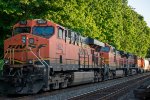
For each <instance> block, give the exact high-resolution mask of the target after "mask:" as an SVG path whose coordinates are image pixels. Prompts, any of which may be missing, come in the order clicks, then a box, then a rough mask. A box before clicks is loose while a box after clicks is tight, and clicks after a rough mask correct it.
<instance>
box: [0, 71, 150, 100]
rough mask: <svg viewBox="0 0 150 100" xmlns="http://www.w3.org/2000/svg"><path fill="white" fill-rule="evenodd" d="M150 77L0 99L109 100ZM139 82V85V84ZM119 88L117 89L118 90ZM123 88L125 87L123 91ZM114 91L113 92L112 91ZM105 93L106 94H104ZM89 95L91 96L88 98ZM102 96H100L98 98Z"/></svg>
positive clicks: (131, 78)
mask: <svg viewBox="0 0 150 100" xmlns="http://www.w3.org/2000/svg"><path fill="white" fill-rule="evenodd" d="M149 76H150V73H144V74H139V75H135V76H129V77H124V78H119V79H114V80H109V81H104V82H99V83H93V84H85V85H80V86H76V87H70V88H66V89H61V90H55V91H50V92H44V93H39V94H36V95H27V96H17V97H7V96H1V97H0V99H3V100H4V99H11V100H31V99H37V100H46V99H49V100H66V99H70V100H71V99H72V100H79V99H80V100H84V99H86V100H87V99H90V98H91V99H90V100H95V99H98V100H102V99H105V100H106V99H109V98H110V97H116V94H118V95H120V94H119V93H121V91H122V92H124V91H123V90H127V88H128V87H130V86H126V84H133V83H134V81H139V82H140V81H141V82H142V80H143V81H144V80H146V78H148V77H149ZM139 82H138V83H139ZM116 87H117V88H116ZM121 87H124V89H122V88H121ZM111 90H113V91H111ZM104 91H105V92H104ZM88 95H89V96H88ZM97 95H100V96H97Z"/></svg>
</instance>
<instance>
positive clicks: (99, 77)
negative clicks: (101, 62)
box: [98, 72, 103, 82]
mask: <svg viewBox="0 0 150 100" xmlns="http://www.w3.org/2000/svg"><path fill="white" fill-rule="evenodd" d="M102 77H103V76H102V73H101V72H100V73H98V81H99V82H100V81H102V80H103V78H102Z"/></svg>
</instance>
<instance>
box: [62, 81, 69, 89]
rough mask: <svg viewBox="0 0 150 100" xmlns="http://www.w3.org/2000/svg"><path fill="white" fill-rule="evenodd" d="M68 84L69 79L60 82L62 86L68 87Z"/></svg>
mask: <svg viewBox="0 0 150 100" xmlns="http://www.w3.org/2000/svg"><path fill="white" fill-rule="evenodd" d="M67 86H68V80H64V82H62V83H60V88H66V87H67Z"/></svg>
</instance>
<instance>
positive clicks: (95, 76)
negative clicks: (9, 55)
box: [94, 72, 99, 82]
mask: <svg viewBox="0 0 150 100" xmlns="http://www.w3.org/2000/svg"><path fill="white" fill-rule="evenodd" d="M98 79H99V77H98V72H94V82H98Z"/></svg>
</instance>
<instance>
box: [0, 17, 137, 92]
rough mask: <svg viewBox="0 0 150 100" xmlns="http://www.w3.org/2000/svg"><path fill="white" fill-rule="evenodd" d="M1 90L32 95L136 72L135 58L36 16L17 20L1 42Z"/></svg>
mask: <svg viewBox="0 0 150 100" xmlns="http://www.w3.org/2000/svg"><path fill="white" fill-rule="evenodd" d="M4 60H5V65H4V67H3V76H2V79H1V84H2V85H1V86H2V87H3V88H2V90H1V91H2V92H4V93H7V94H34V93H37V92H39V91H40V90H42V91H48V90H53V89H59V88H66V87H68V86H72V85H78V84H84V83H90V82H99V81H103V80H108V79H113V78H116V77H123V76H128V75H133V74H136V73H138V70H139V67H137V66H136V65H137V62H136V61H137V58H136V57H135V56H134V55H132V54H129V53H126V52H124V51H120V50H116V49H115V47H113V46H111V45H109V44H106V43H103V42H100V41H98V40H96V39H93V38H90V37H83V36H81V35H80V34H79V33H77V32H74V31H72V30H70V29H67V28H65V27H63V26H60V25H58V24H56V23H53V22H51V21H47V20H42V19H35V20H26V21H20V22H18V23H17V24H15V25H14V27H13V32H12V37H10V38H8V39H6V40H5V42H4Z"/></svg>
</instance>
